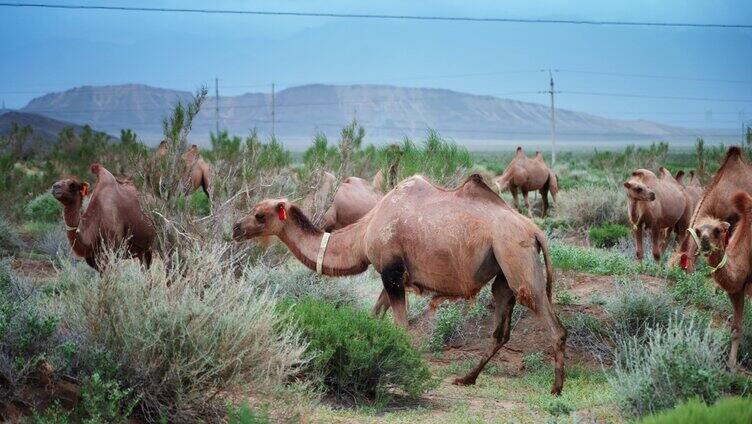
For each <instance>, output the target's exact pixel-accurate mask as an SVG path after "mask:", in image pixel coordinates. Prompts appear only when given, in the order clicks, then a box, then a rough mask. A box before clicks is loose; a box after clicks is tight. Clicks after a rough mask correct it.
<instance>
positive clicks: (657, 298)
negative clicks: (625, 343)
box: [604, 281, 677, 342]
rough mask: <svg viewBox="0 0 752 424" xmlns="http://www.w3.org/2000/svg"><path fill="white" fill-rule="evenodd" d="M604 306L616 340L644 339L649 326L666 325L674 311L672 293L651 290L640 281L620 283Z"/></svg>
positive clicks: (674, 314) (675, 310) (673, 315)
mask: <svg viewBox="0 0 752 424" xmlns="http://www.w3.org/2000/svg"><path fill="white" fill-rule="evenodd" d="M604 309H605V311H606V314H607V316H608V317H609V319H610V321H611V326H612V333H613V334H612V337H613V338H614V339H615V340H616V341H617V342H618V341H620V340H625V339H629V338H632V337H636V338H643V336H644V334H645V333H646V332H647V331H648V330H649V329H652V328H665V327H666V326H668V325H669V323H670V322H671V320H672V318H675V317H676V313H677V308H676V307H675V306H674V304H673V302H672V299H671V296H669V295H668V294H667V293H666V292H664V291H662V290H659V291H650V290H648V288H647V287H646V286H645V283H644V282H641V281H625V282H620V283H619V286H618V288H617V289H616V291H615V292H614V293H613V294H612V295H611V296H610V297H609V298H608V299H607V300H606V304H605V305H604Z"/></svg>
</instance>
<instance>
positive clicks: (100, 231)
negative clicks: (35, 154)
mask: <svg viewBox="0 0 752 424" xmlns="http://www.w3.org/2000/svg"><path fill="white" fill-rule="evenodd" d="M91 172H92V173H93V174H94V175H96V176H97V184H96V186H95V187H94V191H93V192H92V194H91V200H90V201H89V205H88V206H87V208H86V211H85V212H84V213H83V214H81V205H82V204H83V200H84V197H86V196H87V195H88V193H89V183H86V182H81V181H79V180H77V179H75V178H67V179H64V180H60V181H58V182H56V183H55V184H53V185H52V195H53V196H54V197H55V199H57V200H58V201H59V202H60V203H62V204H63V220H64V222H65V230H66V235H67V237H68V243H69V244H70V246H71V249H72V250H73V253H75V254H76V255H77V256H80V257H82V258H84V259H85V260H86V263H87V264H89V266H91V267H92V268H94V269H95V270H99V269H100V267H99V265H98V264H97V259H98V257H97V256H98V254H99V253H100V252H102V250H103V249H104V248H106V247H108V248H114V247H117V246H118V245H119V244H120V243H123V242H125V247H126V249H127V252H128V254H129V255H130V256H131V257H135V258H138V259H139V260H140V261H141V263H142V264H144V265H145V266H146V267H147V268H148V267H149V266H151V259H152V252H151V245H152V242H153V241H154V237H155V231H154V225H153V223H152V222H151V220H150V219H149V218H148V217H147V216H146V215H145V214H144V213H143V211H142V210H141V204H140V202H139V195H138V191H137V190H136V187H135V186H134V185H133V182H132V181H130V180H118V179H116V178H115V177H114V176H113V175H112V174H111V173H110V171H108V170H107V169H105V168H104V167H103V166H102V165H100V164H94V165H92V166H91Z"/></svg>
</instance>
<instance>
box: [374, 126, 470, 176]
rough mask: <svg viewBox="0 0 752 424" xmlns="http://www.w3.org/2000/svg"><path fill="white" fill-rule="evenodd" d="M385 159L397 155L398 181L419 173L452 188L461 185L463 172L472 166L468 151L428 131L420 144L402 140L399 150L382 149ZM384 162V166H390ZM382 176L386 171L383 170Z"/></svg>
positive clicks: (387, 172)
mask: <svg viewBox="0 0 752 424" xmlns="http://www.w3.org/2000/svg"><path fill="white" fill-rule="evenodd" d="M383 152H384V153H383V154H384V156H385V157H388V156H390V155H394V154H397V155H399V158H398V159H396V160H395V162H396V163H397V169H398V171H397V179H398V180H402V179H404V178H407V177H410V176H412V175H415V174H422V175H425V176H427V177H428V178H430V179H431V180H432V181H435V182H436V183H438V184H442V185H447V186H453V185H456V184H457V183H459V182H461V180H462V178H464V176H465V173H466V171H467V170H468V169H470V167H471V166H472V158H471V156H470V152H469V151H468V150H467V149H466V148H465V147H462V146H460V145H458V144H457V143H455V142H453V141H451V140H448V139H446V138H443V137H441V135H440V134H439V133H438V132H436V131H434V130H429V131H428V135H427V136H426V139H425V140H424V141H423V144H422V145H417V144H415V143H414V142H413V141H412V140H410V139H408V138H405V140H403V142H402V144H401V145H400V146H399V148H394V147H391V146H386V147H384V150H383ZM389 162H390V161H389V160H385V165H388V164H389ZM382 172H384V175H388V174H389V169H388V168H387V169H382Z"/></svg>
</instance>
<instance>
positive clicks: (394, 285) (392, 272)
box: [381, 259, 407, 330]
mask: <svg viewBox="0 0 752 424" xmlns="http://www.w3.org/2000/svg"><path fill="white" fill-rule="evenodd" d="M404 274H405V264H404V262H403V261H402V259H397V260H396V261H395V262H394V263H392V264H391V265H389V266H387V267H386V268H385V269H384V270H383V271H382V272H381V282H382V283H383V284H384V290H385V291H386V293H387V296H388V297H389V306H390V307H391V308H392V313H393V314H394V323H395V324H397V325H399V326H400V327H402V328H404V329H405V330H407V300H406V297H405V285H404V280H403V278H402V277H403V276H404Z"/></svg>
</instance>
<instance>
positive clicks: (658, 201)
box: [624, 167, 693, 262]
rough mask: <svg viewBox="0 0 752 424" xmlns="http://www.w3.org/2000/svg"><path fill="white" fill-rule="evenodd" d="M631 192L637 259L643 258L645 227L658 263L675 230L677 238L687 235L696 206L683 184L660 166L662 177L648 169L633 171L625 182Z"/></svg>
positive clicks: (631, 212) (632, 223)
mask: <svg viewBox="0 0 752 424" xmlns="http://www.w3.org/2000/svg"><path fill="white" fill-rule="evenodd" d="M624 189H625V190H626V192H627V197H628V206H627V214H628V218H629V222H630V224H631V225H632V234H633V235H634V238H635V251H636V254H637V259H638V260H642V257H643V254H644V249H643V244H642V242H643V228H645V229H648V230H649V231H650V235H651V237H652V241H653V245H652V253H653V259H654V260H655V261H656V262H658V261H659V260H660V259H661V255H662V254H663V250H664V249H665V248H666V244H668V236H669V234H670V232H671V231H672V230H673V231H674V233H675V234H676V238H677V240H679V239H680V238H681V237H683V236H684V232H685V231H686V229H687V224H688V223H689V217H690V216H691V214H692V207H693V206H692V205H691V204H689V200H688V198H687V196H686V195H685V193H684V187H683V186H682V185H681V184H679V183H678V182H677V181H676V180H675V179H674V177H673V176H672V175H671V173H670V172H668V170H666V168H663V167H661V168H660V169H659V176H656V175H655V174H654V173H653V172H652V171H649V170H647V169H638V170H636V171H634V172H632V175H631V177H630V178H629V179H628V180H627V181H625V182H624Z"/></svg>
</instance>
